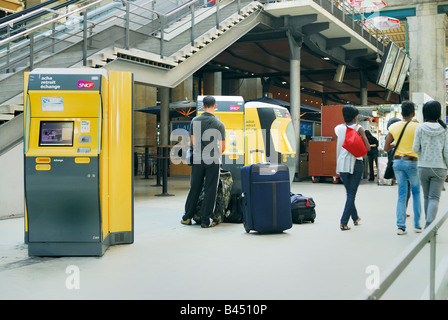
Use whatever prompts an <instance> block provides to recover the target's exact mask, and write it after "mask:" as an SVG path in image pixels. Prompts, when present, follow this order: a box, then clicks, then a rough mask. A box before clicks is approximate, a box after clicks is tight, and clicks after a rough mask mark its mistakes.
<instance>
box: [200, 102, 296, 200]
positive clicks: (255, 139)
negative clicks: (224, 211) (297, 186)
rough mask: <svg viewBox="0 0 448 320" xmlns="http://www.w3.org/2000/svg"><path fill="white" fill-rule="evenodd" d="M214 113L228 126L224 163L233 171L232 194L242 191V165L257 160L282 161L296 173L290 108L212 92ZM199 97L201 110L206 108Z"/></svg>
mask: <svg viewBox="0 0 448 320" xmlns="http://www.w3.org/2000/svg"><path fill="white" fill-rule="evenodd" d="M213 97H214V98H215V100H216V105H217V107H216V110H215V116H216V117H217V118H218V119H219V120H220V121H222V122H223V123H224V126H225V128H226V149H225V151H224V153H223V155H222V164H221V167H222V168H223V169H225V170H228V171H230V172H231V174H232V178H233V187H232V192H231V193H232V194H234V193H241V167H243V166H244V165H248V164H253V163H258V162H266V161H267V162H271V163H283V164H286V165H287V166H288V167H289V171H290V172H289V175H290V181H291V182H292V181H293V178H294V173H295V162H294V158H295V156H296V144H295V134H294V127H293V124H292V120H291V116H290V114H289V112H288V109H286V108H284V107H281V106H277V105H273V104H269V103H263V102H246V103H244V99H243V97H240V96H213ZM203 98H204V96H198V98H197V111H198V114H201V113H202V112H203V109H202V100H203Z"/></svg>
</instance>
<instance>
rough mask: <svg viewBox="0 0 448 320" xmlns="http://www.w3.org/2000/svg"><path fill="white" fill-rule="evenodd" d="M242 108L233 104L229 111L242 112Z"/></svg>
mask: <svg viewBox="0 0 448 320" xmlns="http://www.w3.org/2000/svg"><path fill="white" fill-rule="evenodd" d="M240 109H241V108H240V107H239V106H235V105H233V104H231V105H230V106H229V110H230V111H240Z"/></svg>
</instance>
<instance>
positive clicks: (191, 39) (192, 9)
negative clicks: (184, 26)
mask: <svg viewBox="0 0 448 320" xmlns="http://www.w3.org/2000/svg"><path fill="white" fill-rule="evenodd" d="M190 9H191V30H190V41H191V46H192V47H194V6H193V5H191V7H190Z"/></svg>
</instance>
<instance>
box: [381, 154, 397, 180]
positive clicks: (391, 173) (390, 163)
mask: <svg viewBox="0 0 448 320" xmlns="http://www.w3.org/2000/svg"><path fill="white" fill-rule="evenodd" d="M394 153H395V152H394ZM393 165H394V160H393V156H392V159H390V160H389V161H388V162H387V167H386V171H384V179H392V178H393V177H394V176H395V172H394V168H393Z"/></svg>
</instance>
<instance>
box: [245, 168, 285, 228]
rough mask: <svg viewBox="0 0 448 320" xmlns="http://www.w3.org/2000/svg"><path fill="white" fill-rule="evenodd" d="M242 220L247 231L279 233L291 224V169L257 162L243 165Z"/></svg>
mask: <svg viewBox="0 0 448 320" xmlns="http://www.w3.org/2000/svg"><path fill="white" fill-rule="evenodd" d="M241 186H242V198H243V201H242V202H243V206H242V207H243V224H244V229H246V232H248V233H249V232H250V231H251V230H254V231H258V232H260V233H280V232H283V231H284V230H287V229H290V228H292V217H291V199H290V182H289V169H288V167H287V166H286V165H283V164H273V163H257V164H252V165H246V166H244V167H242V168H241Z"/></svg>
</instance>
